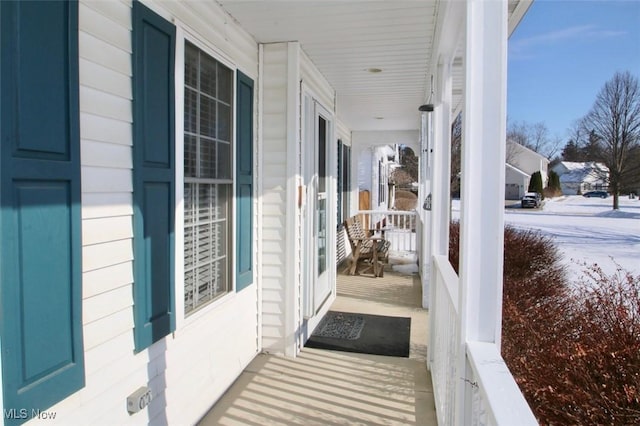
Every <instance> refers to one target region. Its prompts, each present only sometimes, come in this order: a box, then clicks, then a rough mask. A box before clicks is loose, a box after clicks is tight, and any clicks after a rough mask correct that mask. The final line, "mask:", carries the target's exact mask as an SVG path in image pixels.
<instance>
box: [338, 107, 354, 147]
mask: <svg viewBox="0 0 640 426" xmlns="http://www.w3.org/2000/svg"><path fill="white" fill-rule="evenodd" d="M338 114H340V111H338ZM336 133H337V135H338V139H341V140H342V143H343V144H345V145H351V130H350V129H349V128H348V127H347V125H346V124H344V123H343V122H342V121H340V120H337V126H336Z"/></svg>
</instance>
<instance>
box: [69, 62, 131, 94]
mask: <svg viewBox="0 0 640 426" xmlns="http://www.w3.org/2000/svg"><path fill="white" fill-rule="evenodd" d="M80 84H81V85H83V86H87V87H91V88H94V89H100V90H102V91H104V92H106V93H109V94H112V95H116V96H120V97H122V98H125V99H132V96H131V77H129V76H128V75H126V74H122V73H119V72H117V71H113V70H111V69H109V68H106V67H104V66H102V65H98V64H96V63H94V62H90V61H88V60H86V59H80Z"/></svg>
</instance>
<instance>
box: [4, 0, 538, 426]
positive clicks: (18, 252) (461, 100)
mask: <svg viewBox="0 0 640 426" xmlns="http://www.w3.org/2000/svg"><path fill="white" fill-rule="evenodd" d="M529 5H530V1H528V0H510V1H508V2H484V1H471V2H457V1H451V2H445V1H433V2H415V1H403V2H375V1H371V2H367V1H365V2H312V1H309V2H275V1H273V2H269V1H242V2H238V1H231V0H217V1H214V0H209V1H189V2H187V1H156V0H145V1H142V2H140V1H133V2H130V1H89V0H82V1H79V2H75V1H68V2H66V1H64V2H54V1H44V2H28V1H25V2H10V1H2V2H0V28H2V37H1V38H0V43H1V44H0V46H1V52H0V53H1V55H0V56H1V58H2V60H1V64H0V66H1V69H0V76H1V81H0V83H1V84H0V102H1V105H0V106H1V108H0V111H1V120H0V121H1V126H0V141H1V145H0V163H1V164H0V206H1V210H0V236H1V238H0V312H1V315H0V347H1V348H2V350H1V351H0V362H1V365H2V375H1V379H0V381H1V383H0V384H1V387H2V395H1V398H0V411H2V412H3V414H4V419H3V423H4V424H11V425H14V424H21V423H25V422H29V421H30V423H31V424H33V423H35V422H37V421H38V419H33V420H32V418H33V417H36V415H37V413H38V412H39V410H48V411H50V412H53V413H55V416H56V420H55V421H56V422H58V423H59V424H69V423H71V424H109V425H111V424H128V425H132V424H154V425H155V424H158V425H164V424H195V423H196V422H197V421H198V420H199V419H200V418H201V417H202V415H203V414H204V413H206V412H207V410H208V409H209V408H210V407H211V405H212V404H213V403H214V402H215V401H216V400H217V399H218V398H219V397H220V396H221V395H222V394H223V393H224V392H225V391H226V390H227V389H228V388H229V386H230V385H231V384H232V383H233V382H234V381H235V380H236V379H237V378H238V376H239V375H240V373H241V372H242V370H243V369H244V368H245V367H246V366H247V365H248V364H249V362H251V360H252V359H253V358H254V357H255V356H256V355H257V354H259V353H261V352H269V353H274V354H279V355H283V356H288V357H296V356H297V355H298V353H299V352H300V350H301V349H302V347H303V345H304V343H305V341H306V339H307V338H308V337H309V335H310V334H311V333H312V332H313V330H314V329H315V327H316V326H317V325H318V323H319V322H320V321H321V319H322V317H323V315H324V314H325V313H326V312H327V310H328V309H329V307H330V306H331V303H332V302H333V301H334V299H335V297H336V269H335V264H336V259H337V257H338V255H337V248H336V247H337V246H338V239H339V237H338V233H337V232H336V230H337V228H338V222H339V221H340V220H341V219H343V218H345V217H348V216H350V215H353V214H355V213H356V212H357V197H358V194H357V187H356V186H355V185H353V184H352V183H353V182H357V170H356V169H357V165H358V164H360V156H361V155H364V153H365V152H367V150H369V152H371V157H370V158H369V160H368V161H369V162H370V164H371V165H372V166H373V167H372V175H374V174H376V173H378V175H379V176H385V175H386V174H385V172H384V171H383V170H382V169H383V168H385V167H387V164H388V156H389V155H388V154H386V153H385V154H384V155H387V160H385V162H384V166H382V165H381V166H380V170H376V169H377V168H378V164H381V163H380V159H381V157H379V156H378V154H377V153H375V155H374V153H373V152H372V151H370V147H373V146H380V145H386V144H389V143H394V144H408V145H411V144H414V145H416V144H417V141H418V140H421V139H422V140H424V130H422V131H421V130H420V129H421V117H420V115H419V112H418V107H419V105H420V104H421V103H423V102H425V100H427V98H428V96H429V93H430V92H431V93H432V94H433V93H435V95H433V102H434V103H435V104H436V106H435V108H434V111H433V112H432V114H433V118H434V121H437V123H438V124H437V125H436V127H435V128H436V129H440V130H441V131H440V132H433V133H437V134H435V136H434V139H433V142H434V144H433V145H432V146H433V147H434V149H433V154H429V155H430V164H431V166H432V167H431V168H430V172H429V173H428V174H426V175H422V179H423V180H424V181H427V180H429V181H430V184H429V186H430V187H431V188H432V191H433V209H432V211H430V212H429V213H428V214H427V213H426V212H424V211H423V212H421V217H420V219H419V220H421V221H422V223H423V226H422V228H421V229H423V230H424V232H422V233H421V234H420V238H421V239H422V247H425V249H424V253H423V256H424V258H423V260H422V264H423V265H426V266H425V267H427V268H431V265H433V274H431V273H424V274H423V275H422V277H421V284H422V287H423V294H424V295H429V294H431V295H432V296H433V297H431V298H430V299H429V300H430V301H431V302H430V305H429V309H430V311H429V312H430V315H433V316H432V317H431V318H432V320H431V321H430V327H431V329H430V331H429V335H430V336H431V338H432V341H431V343H430V347H429V350H430V357H429V360H428V361H427V366H428V367H429V368H430V369H431V370H432V372H433V374H432V377H433V380H434V389H435V393H436V401H437V402H438V404H437V405H438V406H437V408H436V410H437V414H438V418H439V421H440V423H441V424H444V423H445V420H446V422H447V423H448V424H466V423H474V422H478V421H480V420H482V419H486V418H490V419H492V420H493V421H495V423H497V424H513V423H514V421H513V420H514V419H517V423H519V424H527V423H528V424H531V423H535V419H533V416H532V414H531V411H530V410H529V407H528V406H527V404H526V402H525V401H524V398H523V397H522V395H521V394H520V392H519V390H518V388H517V386H516V384H515V381H514V380H513V378H512V377H511V376H510V374H509V373H508V368H507V367H506V365H505V364H504V362H503V361H502V359H501V357H500V315H501V310H502V307H501V305H500V303H501V302H500V301H501V300H502V297H501V294H502V288H501V285H502V277H501V276H500V273H501V271H502V259H503V256H502V246H501V245H500V244H498V243H501V239H500V238H495V235H496V232H501V230H502V229H503V218H502V214H503V210H504V209H503V205H501V204H502V203H500V205H499V204H498V203H492V202H491V201H487V199H485V198H483V197H482V190H484V189H489V190H491V191H498V190H500V189H501V188H500V186H501V185H502V181H501V179H499V178H498V177H497V176H496V175H497V174H495V173H493V171H494V170H495V168H496V165H501V164H504V161H505V159H504V155H503V154H504V153H503V152H501V151H500V149H502V148H503V147H504V134H503V133H501V130H500V129H504V128H505V122H506V116H505V111H506V108H505V99H506V93H505V90H506V83H505V82H506V72H505V71H506V52H507V36H508V33H511V32H512V31H513V30H514V28H515V26H516V25H517V24H518V22H519V21H520V20H521V19H522V17H523V16H524V14H525V13H526V11H527V9H528V7H529ZM406 34H411V35H412V36H411V37H406ZM373 37H376V39H375V42H371V40H372V38H373ZM379 40H384V43H378V41H379ZM406 43H408V44H406ZM465 47H466V49H468V52H467V50H465ZM480 50H481V51H482V54H473V55H472V54H470V52H478V51H480ZM431 75H432V76H434V78H432V79H428V78H427V77H428V76H431ZM429 80H431V81H432V82H435V83H432V86H431V87H428V85H427V81H429ZM433 86H435V88H434V87H433ZM465 87H471V88H475V87H480V88H482V90H470V91H465V90H464V88H465ZM429 99H431V97H429ZM459 112H462V113H463V117H465V120H466V121H465V124H464V130H465V131H464V132H463V134H468V135H473V143H468V144H466V145H465V144H463V147H464V148H463V149H466V150H467V151H465V152H466V157H464V158H466V159H467V162H466V163H465V165H463V172H462V176H463V178H462V180H463V185H466V188H468V191H466V192H464V195H463V198H462V200H461V203H462V206H463V209H462V212H461V221H460V223H461V230H462V231H461V233H462V235H464V243H465V244H462V253H461V254H462V255H461V256H460V259H461V264H460V267H461V273H460V276H459V277H458V275H456V273H455V272H453V271H452V270H451V267H450V265H449V264H448V262H446V261H445V260H443V259H446V257H445V256H446V249H447V241H448V234H447V232H448V229H449V217H448V214H449V203H448V201H447V200H446V199H445V198H444V195H443V194H447V195H446V196H448V189H447V187H446V185H448V182H449V176H448V164H449V161H448V158H447V155H448V154H447V152H449V151H450V150H449V149H447V148H445V149H440V147H447V146H449V145H448V144H450V140H449V138H450V133H451V132H450V128H451V122H452V119H453V117H454V115H455V114H457V113H459ZM471 118H473V120H472V119H471ZM420 135H421V136H420ZM414 151H415V152H420V153H421V157H422V160H421V161H426V160H425V155H426V150H425V149H422V147H420V148H418V147H416V148H415V149H414ZM339 176H340V177H339ZM431 181H432V182H431ZM381 183H385V182H384V180H381V181H377V185H378V187H377V188H375V187H371V188H370V191H371V192H372V194H374V195H375V197H376V198H375V199H374V201H375V202H376V204H377V205H378V206H381V205H383V204H384V202H385V201H384V199H385V197H386V193H385V188H384V185H381ZM376 194H377V195H376ZM339 199H340V200H339ZM489 200H490V198H489ZM477 212H482V214H476V213H477ZM442 271H444V272H442ZM443 280H447V283H446V285H443ZM445 292H451V294H449V295H446V294H445ZM458 295H459V298H458ZM425 297H426V296H425ZM485 299H486V300H485ZM425 300H426V299H425ZM448 303H453V307H449V305H448ZM441 309H448V311H445V312H440V310H441ZM436 313H437V314H436ZM469 318H471V319H473V318H481V319H482V321H480V322H479V323H477V324H472V322H473V321H470V320H469ZM442 333H445V335H442ZM443 343H444V344H445V346H446V348H444V349H443V348H442V347H440V346H438V345H441V344H443ZM487 365H488V366H489V367H486V366H487ZM478 366H480V368H481V371H480V370H478ZM496 371H499V373H495V374H496V375H498V374H499V380H498V381H497V382H496V383H498V384H497V385H495V387H492V384H493V383H494V381H493V380H492V378H493V377H494V376H493V374H494V373H492V372H496ZM462 378H464V380H461V379H462ZM313 386H314V384H313V383H310V389H311V388H313ZM140 394H142V395H145V398H143V399H142V400H143V402H146V403H148V405H146V406H143V407H138V408H141V409H140V410H139V411H138V410H137V409H134V410H132V412H129V411H128V410H127V398H128V397H130V396H134V395H140ZM487 395H488V397H487ZM496 404H503V405H505V406H508V408H509V412H515V413H517V414H514V417H513V418H509V417H508V416H507V417H504V413H505V412H506V410H500V409H499V407H497V406H496ZM514 407H515V409H514ZM514 410H515V411H514ZM496 413H497V414H496ZM487 416H488V417H487ZM492 416H493V417H492ZM496 416H498V417H496Z"/></svg>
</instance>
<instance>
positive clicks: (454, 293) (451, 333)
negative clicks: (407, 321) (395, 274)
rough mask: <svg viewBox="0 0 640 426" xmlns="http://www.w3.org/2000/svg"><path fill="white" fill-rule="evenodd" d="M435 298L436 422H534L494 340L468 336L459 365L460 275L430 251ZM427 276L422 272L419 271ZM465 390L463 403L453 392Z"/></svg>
mask: <svg viewBox="0 0 640 426" xmlns="http://www.w3.org/2000/svg"><path fill="white" fill-rule="evenodd" d="M432 267H433V268H434V273H433V275H432V276H433V277H434V282H432V283H431V285H433V286H435V298H434V303H433V304H432V306H431V312H430V313H429V315H430V318H431V322H432V324H433V327H432V329H431V330H432V335H431V340H430V342H429V344H430V347H429V368H430V370H431V377H432V380H433V390H434V397H435V404H436V413H437V417H438V424H439V425H454V424H456V422H459V421H461V420H462V421H463V422H464V424H468V425H514V424H517V425H537V424H538V423H537V421H536V419H535V417H534V415H533V413H532V412H531V409H530V408H529V405H528V404H527V402H526V400H525V399H524V397H523V395H522V393H521V392H520V389H519V388H518V385H517V384H516V382H515V380H514V378H513V376H512V375H511V372H510V371H509V368H508V367H507V365H506V364H505V362H504V359H503V358H502V356H501V355H500V351H499V348H498V347H497V345H496V344H495V343H487V342H467V343H466V345H465V346H464V347H465V351H464V352H465V353H464V355H463V356H464V372H462V371H460V370H461V369H460V367H459V366H460V365H461V362H460V355H461V354H460V349H461V348H462V347H463V346H462V345H460V327H461V322H460V315H459V310H458V291H459V289H458V276H457V274H456V273H455V271H454V269H453V267H452V266H451V264H450V263H449V260H448V258H447V257H446V256H433V266H432ZM423 279H425V277H423ZM460 387H463V388H464V390H463V392H464V394H465V396H464V406H459V405H458V404H459V400H458V401H456V398H459V396H457V395H456V393H457V392H461V391H462V389H460Z"/></svg>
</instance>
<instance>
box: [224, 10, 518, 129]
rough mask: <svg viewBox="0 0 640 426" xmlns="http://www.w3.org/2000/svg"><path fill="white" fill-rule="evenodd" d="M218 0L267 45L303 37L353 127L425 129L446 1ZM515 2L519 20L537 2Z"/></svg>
mask: <svg viewBox="0 0 640 426" xmlns="http://www.w3.org/2000/svg"><path fill="white" fill-rule="evenodd" d="M217 1H218V3H219V4H220V5H221V6H222V7H223V8H224V9H225V10H226V11H227V12H228V13H229V14H230V15H232V16H233V18H234V19H236V20H237V21H238V22H239V23H240V24H241V25H242V26H243V27H244V28H245V29H246V30H247V31H248V32H249V33H250V34H252V35H253V37H254V38H255V39H256V40H257V41H258V42H260V43H270V42H281V41H298V42H300V44H301V46H302V49H303V50H304V51H305V53H306V54H307V55H308V56H309V57H310V58H311V60H312V61H313V63H314V64H315V65H316V66H317V67H318V69H319V70H320V72H321V73H322V74H323V75H324V76H325V78H326V79H327V80H328V81H329V83H330V84H331V85H332V86H333V88H334V89H335V90H336V93H337V99H338V111H339V113H340V118H341V119H342V121H343V122H344V124H346V125H347V126H348V127H349V128H350V129H351V130H356V131H357V130H417V129H419V128H420V114H419V112H418V106H420V105H421V104H422V103H424V102H425V100H426V99H427V97H428V94H429V93H430V91H431V86H430V73H431V70H432V69H433V64H432V61H435V60H437V58H435V55H436V54H437V50H438V49H437V46H434V42H435V40H437V39H438V37H437V35H438V33H437V32H438V22H439V19H440V18H441V17H439V16H438V14H439V13H442V10H443V9H444V5H445V2H443V1H441V0H423V1H416V0H395V1H394V0H384V1H381V0H378V1H369V0H360V1H345V0H342V1H327V0H324V1H311V0H305V1H300V0H298V1H268V0H258V1H253V0H217ZM509 3H510V7H509V13H510V14H511V15H516V16H517V20H518V21H519V19H520V18H521V14H519V13H515V14H514V11H516V12H517V11H518V9H522V8H519V7H518V5H519V3H527V4H528V3H530V0H510V2H509ZM524 10H525V11H526V8H525V9H524ZM522 14H524V12H522ZM516 16H514V17H516ZM512 28H515V25H513V23H512V22H510V29H512ZM454 67H458V68H459V70H458V71H457V72H456V70H454V79H453V94H454V100H453V101H454V102H453V105H454V108H457V107H459V105H460V102H461V99H462V87H463V79H462V75H463V73H462V72H461V69H462V61H461V60H459V61H454ZM372 69H379V70H381V71H380V72H371V71H372Z"/></svg>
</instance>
